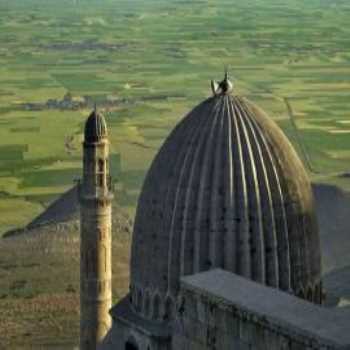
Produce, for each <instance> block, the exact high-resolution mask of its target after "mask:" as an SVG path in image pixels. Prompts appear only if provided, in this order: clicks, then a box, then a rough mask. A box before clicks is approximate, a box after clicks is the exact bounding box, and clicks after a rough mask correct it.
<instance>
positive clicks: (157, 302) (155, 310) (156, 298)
mask: <svg viewBox="0 0 350 350" xmlns="http://www.w3.org/2000/svg"><path fill="white" fill-rule="evenodd" d="M160 302H161V301H160V296H159V295H158V294H156V295H155V296H154V298H153V319H155V320H157V319H159V316H160Z"/></svg>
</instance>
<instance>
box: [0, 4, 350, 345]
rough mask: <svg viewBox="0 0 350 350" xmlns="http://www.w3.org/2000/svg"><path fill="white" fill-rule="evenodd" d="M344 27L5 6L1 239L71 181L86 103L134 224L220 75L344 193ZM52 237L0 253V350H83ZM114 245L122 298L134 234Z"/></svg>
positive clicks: (242, 8)
mask: <svg viewBox="0 0 350 350" xmlns="http://www.w3.org/2000/svg"><path fill="white" fill-rule="evenodd" d="M349 21H350V3H349V2H348V1H346V0H332V1H331V0H310V1H304V0H294V1H290V0H282V1H281V0H246V1H240V2H238V1H232V0H191V1H184V0H173V1H169V0H147V1H144V0H60V1H54V0H26V1H23V0H11V1H8V0H0V236H1V235H2V234H3V233H5V232H6V231H8V230H11V229H14V228H18V227H22V226H25V225H26V224H28V223H29V222H31V220H32V219H33V218H34V217H35V216H36V215H38V214H40V213H41V212H42V211H43V210H45V208H46V207H47V206H48V204H49V203H51V202H52V200H54V199H55V198H57V197H58V196H60V195H61V194H62V193H64V192H65V191H66V190H67V189H69V188H70V187H71V186H72V185H73V184H74V181H75V180H76V179H77V178H79V177H80V173H81V165H82V164H81V155H82V154H81V142H82V136H83V135H82V134H83V126H84V121H85V119H86V118H87V116H88V115H89V113H90V111H91V110H92V108H93V106H94V104H95V103H96V104H97V106H98V108H99V109H100V110H101V111H102V112H103V113H104V114H105V116H106V118H107V123H108V125H109V136H110V141H111V145H112V146H111V147H112V148H111V151H112V154H111V166H112V175H113V178H114V181H115V182H116V189H117V191H116V192H117V193H116V198H117V201H118V203H119V205H121V206H122V207H123V209H124V210H125V211H127V212H128V213H129V214H130V215H131V217H133V214H134V212H135V208H136V203H137V198H138V194H139V191H140V188H141V185H142V182H143V179H144V176H145V173H146V171H147V169H148V168H149V166H150V163H151V161H152V159H153V157H154V155H155V154H156V152H157V150H158V149H159V147H160V146H161V144H162V142H163V141H164V139H165V137H166V136H167V135H168V134H169V132H170V130H171V129H172V128H173V127H174V125H175V124H176V123H177V122H178V121H179V120H180V119H181V118H182V117H183V116H184V115H185V114H186V113H187V112H188V111H189V110H190V109H192V108H193V107H194V106H195V105H196V104H197V103H199V102H200V101H202V100H203V99H204V98H206V97H208V96H209V95H210V80H211V79H217V80H219V79H221V78H222V77H223V72H224V68H225V66H228V67H229V70H230V73H231V77H232V80H233V81H234V84H235V91H236V93H237V94H240V95H244V96H246V97H247V98H249V99H250V100H252V101H253V102H255V103H256V104H258V105H259V106H260V107H261V108H263V109H264V110H265V111H266V112H267V113H268V114H269V115H270V116H271V118H273V119H274V120H275V121H276V122H277V123H278V124H279V125H280V126H281V127H282V129H283V130H284V131H285V133H286V134H287V136H288V137H289V139H290V140H291V142H292V143H293V144H294V146H295V147H296V150H297V151H298V153H299V155H300V156H301V158H302V159H303V160H304V162H305V165H306V167H307V169H308V170H309V172H310V176H311V178H312V180H313V181H314V182H321V183H327V184H336V185H338V186H340V187H341V188H342V189H350V172H349V171H350V112H349V104H350V39H349V38H350V27H349V25H348V23H349ZM49 234H50V235H51V234H52V235H53V236H52V237H54V238H55V239H52V242H51V238H49V237H48V236H45V235H44V236H43V237H42V236H40V235H39V236H33V237H29V238H28V241H22V240H21V239H18V241H14V242H7V243H3V244H2V245H1V244H0V251H1V254H0V255H1V256H0V277H1V278H0V280H1V283H0V303H1V308H2V311H3V312H4V315H5V317H2V318H1V320H0V325H1V327H0V329H6V338H3V339H4V340H3V344H2V343H1V341H2V339H0V348H1V347H2V346H6V347H7V348H9V347H11V348H16V346H18V347H20V348H23V347H22V345H23V344H24V343H25V344H34V345H36V346H45V348H50V346H49V345H50V344H51V345H56V346H59V347H60V348H65V345H67V348H72V346H71V345H72V344H74V345H76V344H77V335H78V315H77V311H78V308H77V302H78V300H79V296H78V260H77V256H78V255H77V254H78V248H79V246H78V236H77V234H78V233H77V231H76V230H74V232H73V234H72V235H70V236H69V237H65V236H61V235H58V236H57V232H56V233H55V232H53V233H52V232H49ZM55 235H56V236H57V237H56V236H55ZM50 237H51V236H50ZM66 238H67V239H66ZM16 239H17V238H16ZM71 240H74V242H73V244H72V242H71ZM4 242H6V241H4ZM50 242H51V243H52V244H55V247H56V250H55V254H54V255H52V256H51V255H48V254H47V251H46V248H45V247H46V245H47V244H49V243H50ZM67 242H68V243H67ZM114 242H115V243H114V249H115V252H118V253H115V256H116V257H117V258H118V259H117V258H116V259H115V260H114V261H113V262H114V266H115V269H114V271H115V275H114V282H115V284H114V297H115V300H114V301H117V300H118V299H119V298H120V297H121V296H122V295H123V294H124V292H125V291H126V290H127V285H128V271H127V265H128V259H129V255H128V254H129V245H130V236H120V235H119V236H118V238H117V239H116V240H115V241H114ZM40 245H43V247H44V248H42V249H38V247H39V246H40ZM30 249H32V250H30ZM67 249H68V250H67ZM69 249H71V250H69ZM33 250H35V251H36V254H33V252H32V251H33ZM120 253H121V254H120ZM62 256H63V257H64V260H62ZM62 276H63V277H62ZM60 277H61V278H60ZM57 280H59V282H60V283H58V284H57V283H56V282H57ZM38 330H42V331H38ZM43 333H45V334H47V336H46V337H43V336H42V334H43ZM0 338H1V337H0ZM29 348H31V347H30V346H29ZM52 348H55V347H54V346H53V347H52Z"/></svg>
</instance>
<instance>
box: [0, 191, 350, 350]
mask: <svg viewBox="0 0 350 350" xmlns="http://www.w3.org/2000/svg"><path fill="white" fill-rule="evenodd" d="M314 193H315V203H316V207H317V214H318V220H319V223H320V236H321V245H322V254H323V266H324V273H325V280H324V283H325V287H326V290H327V294H328V304H329V305H336V304H337V303H338V302H339V301H340V302H341V303H345V304H346V303H347V300H349V299H350V293H349V288H348V286H347V285H348V283H347V281H349V279H350V274H349V271H350V268H349V266H350V254H349V252H350V240H349V239H348V237H349V229H348V228H349V227H350V218H349V215H348V213H349V208H350V194H349V193H346V192H344V191H342V190H340V189H339V188H337V187H335V186H330V185H314ZM76 195H77V191H76V188H72V189H71V190H69V191H67V192H66V193H65V194H63V195H62V196H61V197H59V198H58V199H57V200H56V201H54V202H53V203H52V204H51V205H50V206H48V208H47V209H46V210H45V211H44V212H43V213H42V214H40V215H39V216H38V217H36V218H35V219H34V220H33V221H32V222H31V223H30V224H29V225H28V226H27V227H25V228H24V229H20V230H16V231H11V232H9V233H8V234H7V235H6V236H7V237H8V238H6V239H2V240H1V241H0V309H1V310H2V311H3V314H2V317H1V318H0V329H1V330H2V331H3V334H5V336H2V337H1V338H0V349H2V348H8V347H9V346H11V348H12V349H14V348H16V346H18V347H20V348H23V346H24V345H25V344H28V346H29V344H31V346H34V347H39V346H44V347H45V349H55V348H59V349H65V348H67V349H71V348H72V347H73V346H74V345H76V344H77V339H78V327H79V221H78V208H79V207H78V202H77V196H76ZM131 230H132V220H131V218H129V217H128V215H127V214H125V213H124V212H123V210H122V209H121V208H120V207H119V206H118V205H117V204H116V203H113V248H112V249H113V265H112V266H113V297H114V302H116V301H117V300H119V298H120V297H121V296H123V295H124V294H125V293H126V292H127V289H128V283H129V250H130V242H131ZM53 339H56V340H55V342H54V343H53Z"/></svg>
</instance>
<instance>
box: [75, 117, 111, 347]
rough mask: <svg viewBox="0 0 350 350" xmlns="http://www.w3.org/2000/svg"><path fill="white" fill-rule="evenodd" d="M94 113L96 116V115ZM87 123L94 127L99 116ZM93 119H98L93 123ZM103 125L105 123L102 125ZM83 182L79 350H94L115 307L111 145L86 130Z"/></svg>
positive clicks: (106, 330)
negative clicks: (112, 282) (109, 162)
mask: <svg viewBox="0 0 350 350" xmlns="http://www.w3.org/2000/svg"><path fill="white" fill-rule="evenodd" d="M94 113H95V112H94ZM94 113H93V114H92V115H91V116H90V117H89V119H88V122H87V126H88V123H89V121H90V123H91V124H92V125H93V126H95V125H96V124H97V125H98V123H97V122H98V120H97V122H96V119H98V118H103V117H102V116H100V115H97V114H96V113H95V114H94ZM90 118H93V119H95V120H94V121H95V123H92V122H91V120H90ZM102 122H104V120H103V121H102ZM85 131H86V132H85V141H84V146H83V148H84V155H83V158H84V160H83V161H84V164H83V180H82V182H81V184H80V190H79V193H80V207H81V210H80V215H81V219H80V220H81V247H80V254H81V255H80V262H81V263H80V304H81V306H80V310H81V321H80V349H81V350H95V349H96V347H97V345H98V344H99V343H100V342H101V340H102V339H103V338H104V337H105V335H106V333H107V332H108V330H109V328H110V327H111V318H110V315H109V310H110V308H111V306H112V286H111V281H112V280H111V277H112V267H111V223H112V220H111V215H112V203H111V200H112V194H111V186H110V175H109V164H108V161H109V159H108V158H109V142H108V138H107V134H106V133H102V134H98V133H96V136H97V137H92V138H91V134H90V133H91V132H92V134H94V132H95V131H94V130H91V128H87V130H85Z"/></svg>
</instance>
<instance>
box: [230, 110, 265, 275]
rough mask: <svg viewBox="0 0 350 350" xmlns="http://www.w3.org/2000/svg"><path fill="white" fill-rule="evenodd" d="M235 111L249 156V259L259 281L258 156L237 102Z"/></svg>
mask: <svg viewBox="0 0 350 350" xmlns="http://www.w3.org/2000/svg"><path fill="white" fill-rule="evenodd" d="M234 108H235V112H236V114H237V117H238V120H239V124H240V127H241V132H242V134H243V135H244V142H243V143H242V145H243V146H244V147H245V148H246V152H244V154H246V156H247V157H248V158H249V159H247V160H245V162H244V164H245V167H246V171H245V173H246V174H247V180H248V185H247V186H248V188H250V191H247V193H248V194H249V195H248V207H249V211H250V212H251V214H250V217H249V221H250V228H249V239H250V240H251V249H250V253H251V259H252V261H253V263H252V278H253V279H254V280H256V281H259V282H264V281H265V276H264V275H265V264H264V263H263V264H261V261H264V250H263V243H262V240H263V236H264V230H263V227H262V224H261V210H260V205H259V204H260V203H261V201H260V189H259V184H258V178H257V167H256V161H259V158H258V157H257V156H256V154H254V153H253V145H252V143H253V141H254V137H249V136H248V130H247V125H246V124H247V123H248V119H249V118H248V116H247V115H246V114H245V113H244V111H243V110H241V109H240V106H239V104H238V103H235V105H234Z"/></svg>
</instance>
